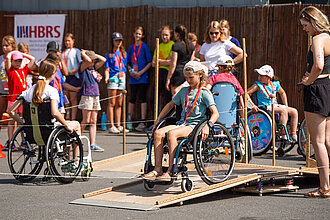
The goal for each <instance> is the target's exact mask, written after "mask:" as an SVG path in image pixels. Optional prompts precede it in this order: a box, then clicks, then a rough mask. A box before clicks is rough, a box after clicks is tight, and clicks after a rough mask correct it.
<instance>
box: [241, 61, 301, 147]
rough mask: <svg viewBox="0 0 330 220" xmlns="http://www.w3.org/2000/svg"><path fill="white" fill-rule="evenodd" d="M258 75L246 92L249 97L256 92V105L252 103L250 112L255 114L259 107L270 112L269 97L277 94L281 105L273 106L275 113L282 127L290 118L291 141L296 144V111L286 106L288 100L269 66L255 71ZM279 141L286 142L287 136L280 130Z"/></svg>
mask: <svg viewBox="0 0 330 220" xmlns="http://www.w3.org/2000/svg"><path fill="white" fill-rule="evenodd" d="M255 71H256V72H257V73H258V74H259V75H258V81H256V82H255V83H254V84H253V85H252V86H251V87H250V88H249V89H248V91H247V93H248V94H249V95H251V94H253V93H254V92H257V101H258V105H255V104H254V103H253V105H252V106H253V107H252V111H253V112H257V111H258V110H259V108H258V106H259V107H261V106H262V107H265V108H266V109H267V110H271V97H275V99H276V93H277V92H278V93H279V94H280V96H281V100H282V102H283V105H281V104H278V103H277V102H276V103H275V105H274V111H275V113H278V114H279V115H280V119H279V120H280V123H281V124H283V125H284V126H286V125H287V122H288V118H289V116H290V117H291V140H292V141H293V142H297V126H298V111H297V109H295V108H293V107H289V106H288V100H287V96H286V93H285V91H284V89H283V88H282V87H281V85H280V82H279V81H276V80H274V70H273V68H272V67H271V66H269V65H264V66H262V67H260V68H259V69H255ZM280 138H281V139H284V140H286V139H287V136H286V134H285V132H284V130H283V129H282V130H281V135H280Z"/></svg>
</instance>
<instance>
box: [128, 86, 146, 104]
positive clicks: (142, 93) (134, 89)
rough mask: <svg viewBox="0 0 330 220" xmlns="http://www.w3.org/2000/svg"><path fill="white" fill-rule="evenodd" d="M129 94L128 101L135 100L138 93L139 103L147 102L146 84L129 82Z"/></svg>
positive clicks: (132, 101) (133, 101)
mask: <svg viewBox="0 0 330 220" xmlns="http://www.w3.org/2000/svg"><path fill="white" fill-rule="evenodd" d="M129 86H130V88H131V94H130V99H129V102H130V103H135V102H136V95H137V93H139V101H140V103H144V102H147V88H148V84H130V85H129Z"/></svg>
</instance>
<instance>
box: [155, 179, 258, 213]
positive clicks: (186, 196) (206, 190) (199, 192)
mask: <svg viewBox="0 0 330 220" xmlns="http://www.w3.org/2000/svg"><path fill="white" fill-rule="evenodd" d="M258 178H260V176H259V175H258V174H251V175H248V176H243V177H238V178H235V179H231V180H227V181H225V182H222V183H218V184H214V185H210V186H206V187H203V188H200V189H196V190H193V191H190V192H186V193H182V194H179V195H177V196H173V197H171V198H169V199H165V200H161V201H156V205H157V206H158V207H163V206H167V205H171V204H174V203H178V202H182V201H186V200H190V199H194V198H197V197H201V196H205V195H208V194H211V193H215V192H218V191H221V190H225V189H228V188H231V187H234V186H237V185H240V184H243V183H246V182H250V181H253V180H256V179H258Z"/></svg>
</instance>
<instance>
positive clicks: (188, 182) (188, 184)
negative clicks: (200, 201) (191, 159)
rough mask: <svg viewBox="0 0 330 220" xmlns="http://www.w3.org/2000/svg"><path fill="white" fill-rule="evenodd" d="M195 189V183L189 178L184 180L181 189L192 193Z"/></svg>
mask: <svg viewBox="0 0 330 220" xmlns="http://www.w3.org/2000/svg"><path fill="white" fill-rule="evenodd" d="M193 188H194V184H193V181H191V180H190V179H187V178H186V179H183V180H182V182H181V189H182V191H183V192H190V191H192V190H193Z"/></svg>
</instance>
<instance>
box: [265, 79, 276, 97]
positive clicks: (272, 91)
mask: <svg viewBox="0 0 330 220" xmlns="http://www.w3.org/2000/svg"><path fill="white" fill-rule="evenodd" d="M270 84H271V86H272V94H274V95H275V92H274V85H273V82H272V81H270ZM262 85H263V87H264V89H265V91H266V93H267V95H268V97H269V98H270V99H271V97H270V94H269V93H268V90H267V89H266V86H265V84H262Z"/></svg>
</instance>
